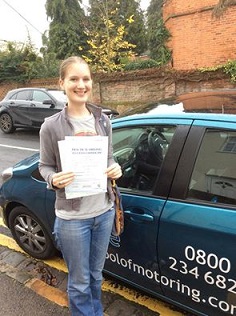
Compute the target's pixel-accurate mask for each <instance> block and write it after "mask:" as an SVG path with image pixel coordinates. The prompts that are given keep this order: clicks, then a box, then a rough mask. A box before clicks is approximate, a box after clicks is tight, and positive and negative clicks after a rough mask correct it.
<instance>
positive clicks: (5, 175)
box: [2, 167, 13, 183]
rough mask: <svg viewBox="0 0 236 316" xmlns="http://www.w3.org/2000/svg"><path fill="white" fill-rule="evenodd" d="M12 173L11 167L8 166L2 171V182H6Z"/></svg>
mask: <svg viewBox="0 0 236 316" xmlns="http://www.w3.org/2000/svg"><path fill="white" fill-rule="evenodd" d="M12 175H13V168H12V167H9V168H7V169H5V170H3V172H2V183H4V182H6V181H7V180H9V179H11V177H12Z"/></svg>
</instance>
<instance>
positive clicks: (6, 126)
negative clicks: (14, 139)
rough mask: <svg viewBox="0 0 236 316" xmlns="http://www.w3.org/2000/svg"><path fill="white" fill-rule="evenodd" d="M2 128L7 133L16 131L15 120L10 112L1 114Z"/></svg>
mask: <svg viewBox="0 0 236 316" xmlns="http://www.w3.org/2000/svg"><path fill="white" fill-rule="evenodd" d="M0 128H1V130H2V131H3V132H4V133H6V134H10V133H13V132H14V131H15V127H14V124H13V120H12V118H11V116H10V115H9V114H8V113H3V114H1V116H0Z"/></svg>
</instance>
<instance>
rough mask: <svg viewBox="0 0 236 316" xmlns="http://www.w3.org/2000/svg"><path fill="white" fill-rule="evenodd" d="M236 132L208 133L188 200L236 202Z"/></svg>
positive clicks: (195, 168) (200, 153)
mask: <svg viewBox="0 0 236 316" xmlns="http://www.w3.org/2000/svg"><path fill="white" fill-rule="evenodd" d="M235 160H236V131H229V130H210V129H209V130H207V131H206V133H205V135H204V138H203V140H202V144H201V147H200V150H199V153H198V157H197V160H196V163H195V167H194V170H193V173H192V177H191V181H190V184H189V190H188V198H191V199H198V200H203V201H211V202H213V203H225V204H234V205H235V203H236V168H235Z"/></svg>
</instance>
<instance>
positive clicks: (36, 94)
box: [32, 90, 51, 102]
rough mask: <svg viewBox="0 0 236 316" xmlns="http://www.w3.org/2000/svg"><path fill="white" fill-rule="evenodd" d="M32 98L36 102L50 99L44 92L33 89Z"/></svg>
mask: <svg viewBox="0 0 236 316" xmlns="http://www.w3.org/2000/svg"><path fill="white" fill-rule="evenodd" d="M32 100H33V101H37V102H43V101H45V100H51V98H50V97H49V95H47V94H46V93H45V92H43V91H39V90H35V91H33V96H32Z"/></svg>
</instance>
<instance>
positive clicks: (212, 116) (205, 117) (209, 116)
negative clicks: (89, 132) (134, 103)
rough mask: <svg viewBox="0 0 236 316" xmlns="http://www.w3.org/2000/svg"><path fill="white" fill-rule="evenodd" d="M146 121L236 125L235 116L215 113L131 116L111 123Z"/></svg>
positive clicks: (118, 118) (119, 118) (116, 119)
mask: <svg viewBox="0 0 236 316" xmlns="http://www.w3.org/2000/svg"><path fill="white" fill-rule="evenodd" d="M148 119H173V120H174V119H186V120H201V121H218V122H220V121H222V122H231V123H236V115H235V114H216V113H189V112H187V113H186V112H183V113H160V114H158V113H155V114H148V113H147V114H133V115H128V116H123V117H120V116H119V117H117V118H115V119H114V120H113V122H124V121H130V120H132V121H135V120H137V121H138V120H148Z"/></svg>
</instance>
